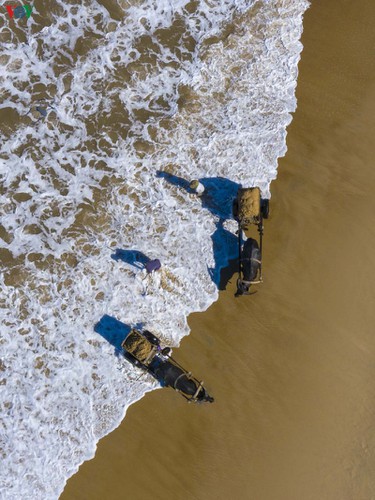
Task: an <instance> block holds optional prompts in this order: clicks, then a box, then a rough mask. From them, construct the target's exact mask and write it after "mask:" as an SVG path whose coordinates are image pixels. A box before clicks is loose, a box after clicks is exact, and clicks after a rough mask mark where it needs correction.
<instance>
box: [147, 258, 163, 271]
mask: <svg viewBox="0 0 375 500" xmlns="http://www.w3.org/2000/svg"><path fill="white" fill-rule="evenodd" d="M145 268H146V271H147V273H148V274H151V273H152V272H154V271H157V270H158V269H160V268H161V263H160V260H159V259H153V260H149V261H148V262H147V263H146V265H145Z"/></svg>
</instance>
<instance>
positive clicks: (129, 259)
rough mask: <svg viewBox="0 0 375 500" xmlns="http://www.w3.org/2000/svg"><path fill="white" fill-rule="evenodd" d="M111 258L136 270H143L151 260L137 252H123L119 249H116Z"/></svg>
mask: <svg viewBox="0 0 375 500" xmlns="http://www.w3.org/2000/svg"><path fill="white" fill-rule="evenodd" d="M111 258H112V259H113V260H116V261H119V260H121V261H122V262H126V263H127V264H130V265H132V266H134V267H136V268H137V269H144V268H145V267H146V264H147V263H148V262H150V260H151V259H150V258H149V257H147V255H145V254H144V253H142V252H139V251H138V250H123V249H121V248H116V250H115V253H113V254H112V255H111Z"/></svg>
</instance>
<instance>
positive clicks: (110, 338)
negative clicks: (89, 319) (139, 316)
mask: <svg viewBox="0 0 375 500" xmlns="http://www.w3.org/2000/svg"><path fill="white" fill-rule="evenodd" d="M140 327H141V325H138V328H140ZM130 330H131V327H130V326H129V325H125V323H121V321H119V320H118V319H116V318H113V317H112V316H108V314H105V315H104V316H103V317H102V318H101V319H100V321H99V322H98V323H96V325H95V326H94V331H95V332H96V333H99V335H101V336H102V337H103V338H104V339H105V340H106V341H107V342H109V343H110V344H111V345H113V347H114V348H115V354H116V355H119V354H121V353H122V352H123V350H122V347H121V343H122V341H123V340H124V339H125V337H126V336H127V335H128V333H129V332H130Z"/></svg>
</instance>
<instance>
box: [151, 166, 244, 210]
mask: <svg viewBox="0 0 375 500" xmlns="http://www.w3.org/2000/svg"><path fill="white" fill-rule="evenodd" d="M156 176H157V177H159V178H162V179H165V180H166V181H167V182H169V183H170V184H172V185H173V186H177V187H179V188H182V189H183V190H184V191H186V192H187V193H191V194H195V191H194V190H193V189H191V187H190V183H189V181H187V180H186V179H183V178H182V177H178V176H177V175H173V174H170V173H169V172H165V171H163V170H158V171H157V173H156ZM199 182H200V183H201V184H202V185H203V186H204V192H203V194H201V195H200V196H199V198H200V200H201V202H202V207H203V208H206V209H207V210H209V211H210V212H211V213H213V214H214V215H217V216H218V217H220V219H231V218H232V205H233V200H234V199H235V198H236V197H237V191H238V188H239V187H241V185H240V184H237V183H236V182H233V181H230V180H229V179H225V178H224V177H203V178H202V179H199Z"/></svg>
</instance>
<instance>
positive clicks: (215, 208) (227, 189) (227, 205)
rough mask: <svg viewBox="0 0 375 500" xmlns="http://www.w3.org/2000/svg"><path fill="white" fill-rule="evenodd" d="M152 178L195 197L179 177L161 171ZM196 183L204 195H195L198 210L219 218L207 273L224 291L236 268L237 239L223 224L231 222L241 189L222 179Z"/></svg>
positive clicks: (185, 181) (184, 180)
mask: <svg viewBox="0 0 375 500" xmlns="http://www.w3.org/2000/svg"><path fill="white" fill-rule="evenodd" d="M156 175H157V177H159V178H162V179H165V180H166V181H167V182H169V183H170V184H172V185H173V186H176V187H178V188H180V189H183V190H184V191H186V192H187V193H190V194H196V193H195V191H194V190H193V189H192V188H191V187H190V183H189V181H187V180H186V179H184V178H182V177H178V176H177V175H173V174H170V173H169V172H165V171H162V170H158V172H157V174H156ZM199 182H200V183H201V184H202V185H203V186H204V192H203V193H202V194H201V195H199V198H200V200H201V203H202V207H203V208H206V209H207V210H209V211H210V212H211V213H212V214H214V215H216V216H217V217H219V221H218V222H217V223H216V231H215V232H214V233H213V234H212V236H211V239H212V246H213V254H214V260H215V266H214V267H213V268H208V272H209V274H210V276H211V279H212V281H213V282H214V283H215V285H216V286H217V287H218V288H219V290H225V288H226V285H227V283H228V282H229V280H230V279H231V277H232V276H233V274H234V273H235V269H236V268H237V267H238V259H237V261H236V260H235V259H236V258H237V256H238V239H237V237H236V236H235V235H234V234H232V233H231V232H230V231H228V230H226V229H225V228H224V227H223V223H224V221H225V220H227V219H232V218H233V212H232V207H233V200H234V199H235V198H236V197H237V192H238V189H239V188H240V187H241V185H240V184H237V183H236V182H233V181H230V180H229V179H225V178H224V177H204V178H202V179H199Z"/></svg>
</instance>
